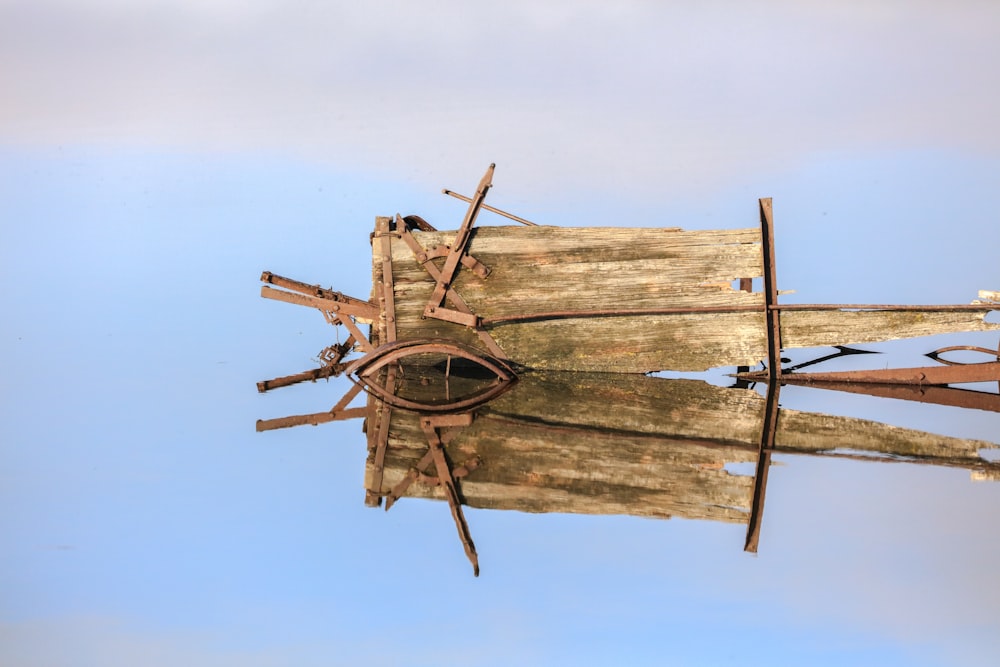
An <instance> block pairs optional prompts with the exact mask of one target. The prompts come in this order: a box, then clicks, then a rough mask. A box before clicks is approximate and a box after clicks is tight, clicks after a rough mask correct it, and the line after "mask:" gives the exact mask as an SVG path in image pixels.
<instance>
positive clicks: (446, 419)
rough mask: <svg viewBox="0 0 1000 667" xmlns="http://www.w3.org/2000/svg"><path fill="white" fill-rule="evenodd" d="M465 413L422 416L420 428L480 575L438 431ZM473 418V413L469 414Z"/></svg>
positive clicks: (464, 545)
mask: <svg viewBox="0 0 1000 667" xmlns="http://www.w3.org/2000/svg"><path fill="white" fill-rule="evenodd" d="M463 417H464V415H442V416H430V417H421V419H420V428H421V429H423V432H424V435H425V436H426V437H427V442H428V444H429V445H430V454H431V458H432V459H433V461H434V467H435V468H436V470H437V476H438V480H439V483H440V486H441V487H442V489H444V495H445V498H446V499H447V500H448V507H449V508H450V509H451V516H452V519H454V520H455V528H457V529H458V537H459V539H460V540H461V541H462V547H463V548H464V549H465V555H466V556H467V557H468V559H469V562H471V563H472V572H473V574H474V575H475V576H477V577H478V576H479V555H478V554H477V553H476V545H475V544H473V542H472V534H471V533H470V532H469V524H468V523H466V521H465V515H464V514H463V513H462V498H461V496H459V493H458V487H457V486H456V485H455V478H454V476H453V475H452V471H451V466H450V465H449V464H448V458H447V457H446V456H445V452H444V443H443V442H442V440H441V436H440V434H439V433H438V429H439V428H443V427H445V426H453V425H456V423H457V422H458V420H459V419H461V418H463ZM468 417H469V418H471V415H468Z"/></svg>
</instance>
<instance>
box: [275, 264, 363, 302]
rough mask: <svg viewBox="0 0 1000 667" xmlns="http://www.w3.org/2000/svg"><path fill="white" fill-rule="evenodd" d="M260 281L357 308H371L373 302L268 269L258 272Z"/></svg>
mask: <svg viewBox="0 0 1000 667" xmlns="http://www.w3.org/2000/svg"><path fill="white" fill-rule="evenodd" d="M260 280H261V282H265V283H268V284H269V285H276V286H277V287H283V288H285V289H288V290H291V291H293V292H298V293H299V294H306V295H308V296H316V297H319V298H321V299H329V300H330V301H338V302H340V303H346V304H351V305H353V306H356V307H359V308H366V307H367V308H371V307H372V306H373V305H374V304H372V302H371V301H366V300H364V299H359V298H357V297H353V296H348V295H347V294H344V293H343V292H337V291H335V290H331V289H325V288H323V287H320V286H319V285H310V284H308V283H304V282H301V281H299V280H292V279H291V278H286V277H284V276H279V275H277V274H274V273H271V272H270V271H264V272H263V273H262V274H260Z"/></svg>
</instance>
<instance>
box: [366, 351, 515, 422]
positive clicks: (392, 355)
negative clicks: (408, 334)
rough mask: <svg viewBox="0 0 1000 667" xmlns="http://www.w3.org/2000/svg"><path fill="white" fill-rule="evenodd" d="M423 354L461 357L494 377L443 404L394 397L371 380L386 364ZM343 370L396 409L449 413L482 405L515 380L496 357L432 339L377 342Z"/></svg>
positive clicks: (505, 365) (511, 373)
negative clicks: (469, 394)
mask: <svg viewBox="0 0 1000 667" xmlns="http://www.w3.org/2000/svg"><path fill="white" fill-rule="evenodd" d="M424 354H442V355H447V356H449V357H454V358H458V359H465V360H467V361H471V362H473V363H476V364H478V365H480V366H482V367H483V368H484V369H486V370H488V371H490V372H491V373H494V374H495V375H496V376H497V378H496V380H495V381H494V382H493V383H492V384H491V385H489V386H488V387H486V389H484V390H483V391H480V392H477V393H475V394H473V395H471V396H467V397H465V398H461V399H456V400H454V401H447V402H445V403H427V402H423V401H415V400H411V399H408V398H404V397H402V396H397V395H396V394H395V393H393V392H392V391H389V390H388V389H386V387H383V386H382V385H380V384H378V383H377V382H375V381H374V380H373V377H374V375H375V374H376V373H377V372H378V371H379V370H381V369H382V368H385V367H386V366H388V365H389V364H392V363H395V362H398V361H402V360H403V359H406V358H407V357H414V356H418V355H424ZM346 373H347V375H348V377H349V378H350V379H351V380H352V381H353V382H355V383H356V384H359V385H361V387H362V388H363V389H364V390H365V391H367V392H368V393H369V394H371V395H373V396H375V397H376V398H378V399H379V400H382V401H385V402H386V403H388V404H389V405H391V406H393V407H396V408H402V409H405V410H413V411H416V412H452V411H455V410H465V409H468V408H470V407H475V406H478V405H482V404H483V403H486V402H487V401H489V400H491V399H493V398H495V397H496V396H498V395H499V394H501V393H503V392H504V391H506V390H507V389H508V388H510V386H511V385H512V384H513V383H514V382H515V381H516V380H517V374H516V373H515V372H514V371H513V369H511V368H510V366H508V365H507V364H506V363H504V362H503V361H500V360H499V359H495V358H493V357H490V356H488V355H485V354H483V353H482V352H480V351H478V350H475V349H473V348H470V347H466V346H464V345H459V344H457V343H454V342H451V341H443V340H433V339H422V340H407V341H396V342H394V343H388V344H386V345H381V346H379V347H377V348H376V349H375V350H374V351H372V352H370V353H369V354H367V355H365V356H364V357H362V358H361V359H358V360H357V361H355V362H354V363H353V364H351V365H350V366H348V367H347V369H346Z"/></svg>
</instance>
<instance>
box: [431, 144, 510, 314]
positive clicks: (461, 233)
mask: <svg viewBox="0 0 1000 667" xmlns="http://www.w3.org/2000/svg"><path fill="white" fill-rule="evenodd" d="M495 168H496V165H495V164H491V165H490V166H489V168H487V169H486V173H485V174H483V177H482V179H480V181H479V186H478V187H477V188H476V196H475V197H474V198H473V199H472V201H471V203H470V204H469V210H468V211H466V213H465V219H464V220H462V224H461V225H460V226H459V228H458V231H456V232H455V239H454V241H452V244H451V252H449V253H448V257H447V258H445V260H444V266H442V267H441V272H440V274H441V275H440V276H438V279H437V281H436V284H435V285H434V291H433V292H432V293H431V297H430V299H428V301H427V306H425V307H424V317H434V318H437V319H441V315H442V312H439V311H444V310H446V309H443V308H441V304H442V303H443V302H444V298H445V294H446V293H447V292H448V288H449V287H450V286H451V282H452V279H453V278H454V277H455V272H456V271H457V270H458V265H459V262H460V260H461V258H462V254H463V253H465V248H466V246H467V245H468V244H469V238H470V237H471V235H472V226H473V225H474V224H475V223H476V215H478V214H479V209H480V208H481V207H482V205H483V200H484V199H485V198H486V193H487V192H489V191H490V188H491V187H493V171H494V169H495Z"/></svg>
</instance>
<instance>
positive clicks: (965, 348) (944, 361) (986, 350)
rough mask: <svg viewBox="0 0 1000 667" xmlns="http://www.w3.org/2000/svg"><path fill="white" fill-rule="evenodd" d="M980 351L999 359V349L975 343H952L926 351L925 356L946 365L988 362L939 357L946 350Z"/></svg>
mask: <svg viewBox="0 0 1000 667" xmlns="http://www.w3.org/2000/svg"><path fill="white" fill-rule="evenodd" d="M960 351H963V352H982V353H983V354H986V355H989V356H991V357H993V358H994V359H996V360H997V361H1000V350H991V349H989V348H985V347H976V346H975V345H952V346H950V347H942V348H941V349H939V350H934V351H933V352H929V353H927V356H928V357H930V358H931V359H933V360H934V361H938V362H941V363H942V364H947V365H948V366H967V365H969V364H974V363H989V362H969V361H952V360H951V359H943V358H941V355H942V354H945V353H947V352H960Z"/></svg>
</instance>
